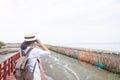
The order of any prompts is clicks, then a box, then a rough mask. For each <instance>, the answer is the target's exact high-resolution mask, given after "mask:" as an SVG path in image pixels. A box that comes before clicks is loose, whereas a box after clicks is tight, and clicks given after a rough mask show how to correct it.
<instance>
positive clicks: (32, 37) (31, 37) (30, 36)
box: [24, 34, 36, 41]
mask: <svg viewBox="0 0 120 80" xmlns="http://www.w3.org/2000/svg"><path fill="white" fill-rule="evenodd" d="M35 40H36V37H35V35H34V34H25V35H24V41H35Z"/></svg>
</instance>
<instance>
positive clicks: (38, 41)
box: [36, 39, 49, 51]
mask: <svg viewBox="0 0 120 80" xmlns="http://www.w3.org/2000/svg"><path fill="white" fill-rule="evenodd" d="M36 42H37V43H38V44H39V45H40V46H41V48H42V49H43V50H45V51H49V50H48V48H47V47H46V46H45V45H44V44H43V43H42V42H41V41H40V40H39V39H36Z"/></svg>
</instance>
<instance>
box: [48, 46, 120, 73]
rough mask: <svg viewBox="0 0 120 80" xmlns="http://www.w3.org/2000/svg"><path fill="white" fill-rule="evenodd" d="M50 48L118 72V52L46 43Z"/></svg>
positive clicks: (119, 56) (119, 54)
mask: <svg viewBox="0 0 120 80" xmlns="http://www.w3.org/2000/svg"><path fill="white" fill-rule="evenodd" d="M47 47H48V48H49V49H50V50H53V51H55V52H58V53H61V54H64V55H67V56H70V57H73V58H75V59H79V60H81V61H85V62H87V63H91V64H93V65H96V66H97V67H98V68H103V69H106V70H108V71H111V72H115V73H118V74H120V53H119V52H111V51H102V50H91V49H75V48H67V47H60V46H52V45H47Z"/></svg>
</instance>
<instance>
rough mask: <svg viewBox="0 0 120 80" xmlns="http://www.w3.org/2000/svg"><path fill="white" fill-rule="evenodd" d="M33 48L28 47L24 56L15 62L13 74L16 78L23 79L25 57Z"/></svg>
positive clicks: (17, 79)
mask: <svg viewBox="0 0 120 80" xmlns="http://www.w3.org/2000/svg"><path fill="white" fill-rule="evenodd" d="M32 49H33V48H30V49H29V50H28V51H27V52H26V54H25V55H24V56H21V57H20V58H19V59H18V60H17V61H16V63H15V66H14V76H15V78H16V80H24V77H25V74H26V72H27V71H26V64H27V61H28V59H27V57H28V55H29V53H30V51H31V50H32Z"/></svg>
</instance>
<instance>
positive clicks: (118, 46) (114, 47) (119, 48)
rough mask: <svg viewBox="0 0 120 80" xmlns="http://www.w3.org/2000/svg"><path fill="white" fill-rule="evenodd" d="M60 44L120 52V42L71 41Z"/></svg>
mask: <svg viewBox="0 0 120 80" xmlns="http://www.w3.org/2000/svg"><path fill="white" fill-rule="evenodd" d="M59 46H65V47H73V48H85V49H95V50H109V51H113V52H120V43H71V44H59Z"/></svg>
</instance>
